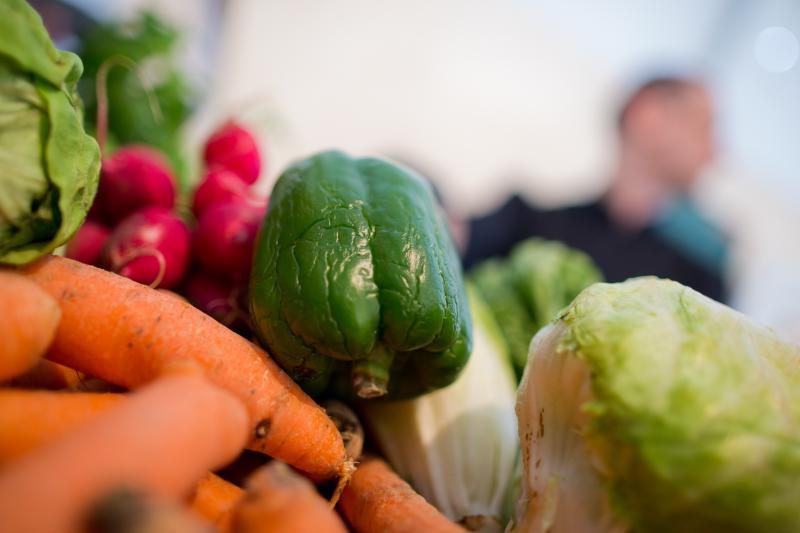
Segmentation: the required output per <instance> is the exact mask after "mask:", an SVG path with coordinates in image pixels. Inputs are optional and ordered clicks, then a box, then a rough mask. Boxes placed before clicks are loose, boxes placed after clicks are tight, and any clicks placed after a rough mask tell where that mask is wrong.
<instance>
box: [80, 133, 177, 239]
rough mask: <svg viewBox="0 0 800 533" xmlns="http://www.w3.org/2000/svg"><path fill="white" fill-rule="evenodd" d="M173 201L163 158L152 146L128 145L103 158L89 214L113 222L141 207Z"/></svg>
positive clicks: (167, 204)
mask: <svg viewBox="0 0 800 533" xmlns="http://www.w3.org/2000/svg"><path fill="white" fill-rule="evenodd" d="M174 204H175V178H174V177H173V175H172V171H171V170H170V167H169V163H168V162H167V160H166V158H165V157H164V156H163V155H162V154H161V152H159V151H158V150H156V149H154V148H150V147H148V146H143V145H130V146H125V147H124V148H121V149H119V150H117V151H116V152H115V153H114V154H113V155H112V156H110V157H108V158H107V159H106V160H105V161H103V165H102V168H101V171H100V186H99V187H98V189H97V198H96V199H95V205H94V206H93V207H94V208H95V209H93V210H92V213H90V216H91V218H92V219H97V218H99V219H101V220H105V221H108V222H112V223H113V222H119V221H120V220H122V219H123V218H125V217H126V216H127V215H129V214H131V213H132V212H134V211H136V210H137V209H139V208H142V207H146V206H150V205H153V206H161V207H165V208H167V209H171V208H172V206H173V205H174Z"/></svg>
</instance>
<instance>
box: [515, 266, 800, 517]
mask: <svg viewBox="0 0 800 533" xmlns="http://www.w3.org/2000/svg"><path fill="white" fill-rule="evenodd" d="M517 416H518V420H519V435H520V439H521V441H522V447H523V464H524V481H523V486H522V496H521V498H520V501H519V506H518V517H517V521H516V523H517V525H518V527H519V528H520V530H522V531H551V532H553V533H559V532H572V531H582V532H588V533H592V532H609V531H615V532H617V531H650V532H660V531H664V532H667V531H681V532H690V533H691V532H698V533H699V532H707V531H733V532H756V531H770V532H787V533H788V532H791V531H800V506H798V505H797V502H798V501H800V484H798V482H797V480H798V479H800V347H798V346H795V345H792V344H789V343H786V342H784V341H782V340H781V339H779V338H778V337H776V335H775V334H774V333H773V332H772V331H770V330H768V329H765V328H762V327H759V326H756V325H754V324H752V323H750V322H749V321H748V320H747V318H746V317H744V316H743V315H741V314H739V313H737V312H735V311H733V310H731V309H729V308H727V307H725V306H723V305H722V304H719V303H717V302H714V301H713V300H710V299H708V298H706V297H704V296H702V295H700V294H699V293H697V292H695V291H693V290H691V289H689V288H687V287H684V286H682V285H680V284H678V283H675V282H671V281H667V280H660V279H656V278H639V279H634V280H629V281H627V282H625V283H619V284H596V285H593V286H592V287H590V288H588V289H586V290H585V291H583V292H582V293H581V294H580V296H578V298H576V299H575V301H574V302H573V303H572V304H571V305H570V306H569V308H567V309H566V310H565V311H564V312H563V313H562V314H561V315H560V317H559V320H558V321H557V322H556V323H555V324H553V325H551V326H548V327H547V328H545V329H543V330H542V331H540V332H539V333H538V334H537V336H536V338H535V339H534V341H533V343H532V345H531V355H530V358H529V362H528V366H527V368H526V370H525V375H524V377H523V381H522V383H521V385H520V389H519V393H518V401H517Z"/></svg>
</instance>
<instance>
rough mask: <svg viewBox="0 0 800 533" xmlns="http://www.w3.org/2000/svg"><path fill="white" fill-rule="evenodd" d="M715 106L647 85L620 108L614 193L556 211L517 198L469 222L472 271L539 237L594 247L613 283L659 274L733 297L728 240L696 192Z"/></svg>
mask: <svg viewBox="0 0 800 533" xmlns="http://www.w3.org/2000/svg"><path fill="white" fill-rule="evenodd" d="M712 108H713V106H712V101H711V97H710V95H709V92H708V91H707V90H706V88H705V87H704V86H703V84H702V83H700V82H699V81H696V80H693V79H690V78H679V77H659V78H654V79H651V80H650V81H648V82H646V83H644V84H643V85H641V86H639V87H638V88H637V89H636V90H635V91H633V92H632V93H631V96H630V97H629V98H628V99H627V101H626V102H625V104H624V105H623V106H622V107H621V110H620V112H619V116H618V123H617V133H618V136H619V155H618V158H617V162H616V165H615V169H614V172H613V175H612V176H611V180H610V185H609V187H608V189H607V190H606V192H605V194H604V195H603V196H602V197H601V198H600V199H598V200H596V201H594V202H591V203H588V204H583V205H576V206H569V207H565V208H561V209H555V210H540V209H537V208H535V207H532V206H530V205H528V204H527V203H526V202H525V201H524V200H523V199H521V198H520V197H518V196H514V197H512V198H511V199H510V200H508V201H507V202H506V203H505V204H504V205H503V206H502V207H500V208H499V209H498V210H497V211H495V212H493V213H490V214H488V215H486V216H484V217H481V218H477V219H474V220H471V221H470V222H469V223H468V230H467V234H468V242H467V245H466V251H465V253H464V266H465V268H469V267H471V266H473V265H474V264H476V263H478V262H480V261H481V260H483V259H486V258H489V257H493V256H503V255H506V254H508V252H509V251H510V249H511V248H512V247H513V246H514V245H515V244H517V243H518V242H520V241H522V240H524V239H526V238H529V237H532V236H538V237H542V238H545V239H553V240H559V241H562V242H564V243H565V244H567V245H569V246H572V247H574V248H578V249H580V250H583V251H585V252H586V253H588V254H589V255H590V256H591V257H592V258H593V259H594V260H595V262H596V263H597V264H598V266H599V267H600V269H601V270H602V271H603V274H604V275H605V277H606V279H607V280H608V281H612V282H613V281H622V280H624V279H627V278H629V277H633V276H641V275H656V276H660V277H664V278H669V279H673V280H675V281H678V282H680V283H683V284H684V285H688V286H690V287H692V288H694V289H696V290H698V291H699V292H701V293H703V294H705V295H707V296H709V297H711V298H714V299H716V300H718V301H725V300H726V297H727V291H726V288H725V284H724V282H723V272H724V269H725V261H726V242H725V239H724V237H723V235H722V233H721V232H720V231H719V230H718V229H717V228H716V227H715V226H714V225H712V224H711V223H710V222H709V221H708V220H707V219H706V218H704V217H703V216H702V215H701V214H700V213H699V212H698V211H697V209H695V207H694V205H693V203H692V202H691V200H689V195H688V192H689V190H690V188H691V187H692V185H693V184H694V183H695V180H696V179H697V177H698V176H699V175H700V173H701V171H702V169H703V168H704V167H705V166H706V165H708V164H709V163H710V162H711V161H712V159H713V158H714V155H715V150H714V132H713V109H712Z"/></svg>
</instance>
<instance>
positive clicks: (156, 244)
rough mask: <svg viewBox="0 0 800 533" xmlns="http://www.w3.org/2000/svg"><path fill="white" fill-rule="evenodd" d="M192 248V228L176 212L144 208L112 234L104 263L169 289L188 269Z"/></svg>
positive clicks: (151, 283)
mask: <svg viewBox="0 0 800 533" xmlns="http://www.w3.org/2000/svg"><path fill="white" fill-rule="evenodd" d="M189 247H190V236H189V229H188V228H187V227H186V224H184V222H183V221H182V220H181V219H180V218H178V217H177V215H175V214H174V213H172V212H171V211H170V210H169V209H165V208H163V207H158V206H151V207H145V208H142V209H140V210H139V211H136V212H134V213H132V214H131V215H130V216H128V218H126V219H125V220H123V221H122V222H121V223H120V224H119V226H117V227H116V228H115V229H114V231H113V232H112V233H111V235H110V237H109V238H108V242H107V243H106V246H105V249H104V250H103V265H104V266H105V267H106V268H108V269H109V270H111V271H113V272H116V273H117V274H120V275H122V276H125V277H127V278H130V279H132V280H134V281H138V282H139V283H142V284H144V285H149V286H151V287H160V288H164V289H170V288H172V287H175V286H176V285H177V284H178V283H179V282H180V281H181V278H183V275H184V273H185V272H186V266H187V263H188V260H189Z"/></svg>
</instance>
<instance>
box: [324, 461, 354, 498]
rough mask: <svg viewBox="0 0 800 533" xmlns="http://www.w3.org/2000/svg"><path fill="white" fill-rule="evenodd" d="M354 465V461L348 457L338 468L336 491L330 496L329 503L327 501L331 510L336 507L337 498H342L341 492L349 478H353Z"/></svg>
mask: <svg viewBox="0 0 800 533" xmlns="http://www.w3.org/2000/svg"><path fill="white" fill-rule="evenodd" d="M356 464H357V463H356V461H355V459H353V458H351V457H348V458H347V459H345V461H344V462H343V463H342V464H341V466H340V467H339V481H337V482H336V489H334V491H333V496H331V499H330V501H328V505H330V507H331V509H333V508H334V507H336V504H337V503H338V502H339V498H340V497H341V496H342V492H344V489H345V488H346V487H347V484H348V483H350V478H352V477H353V473H354V472H355V471H356Z"/></svg>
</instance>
